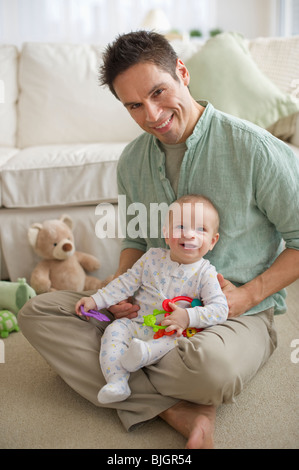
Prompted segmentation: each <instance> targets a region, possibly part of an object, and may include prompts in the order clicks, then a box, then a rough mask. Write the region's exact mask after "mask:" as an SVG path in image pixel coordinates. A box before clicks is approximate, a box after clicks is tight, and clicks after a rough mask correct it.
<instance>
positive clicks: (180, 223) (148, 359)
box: [76, 195, 228, 403]
mask: <svg viewBox="0 0 299 470" xmlns="http://www.w3.org/2000/svg"><path fill="white" fill-rule="evenodd" d="M218 229H219V216H218V213H217V210H216V209H215V207H214V206H213V205H212V203H211V202H210V201H209V200H208V199H207V198H204V197H203V196H198V195H188V196H183V197H182V198H180V199H178V200H177V201H176V202H174V203H173V204H171V206H170V207H169V211H168V216H167V220H166V223H165V225H164V227H163V233H164V237H165V241H166V244H167V245H168V246H169V250H168V249H163V248H151V249H149V250H148V251H147V252H146V253H145V254H144V255H143V256H142V257H141V258H140V259H139V260H138V261H137V262H136V263H135V264H134V266H133V267H132V268H131V269H129V270H128V271H127V272H126V273H124V274H122V275H121V276H119V277H118V278H116V279H114V280H113V281H112V282H110V283H109V284H108V285H107V286H106V287H105V288H103V289H101V290H99V291H98V292H97V293H96V294H94V295H92V296H91V297H83V298H81V299H80V300H79V302H77V304H76V313H77V314H78V315H81V311H80V307H81V306H82V305H83V307H84V310H85V311H89V310H91V309H95V308H97V309H101V308H109V307H110V306H111V305H115V304H116V303H118V302H120V301H121V300H124V299H127V298H128V297H131V296H132V295H133V294H135V301H136V303H138V305H139V306H140V310H139V311H138V316H137V317H136V318H134V319H132V320H129V319H128V318H122V319H119V320H114V321H113V322H112V323H111V324H110V325H109V326H108V327H107V328H106V330H105V333H104V335H103V337H102V343H101V352H100V364H101V368H102V371H103V375H104V377H105V379H106V381H107V384H106V385H105V386H104V387H102V389H101V390H100V391H99V393H98V401H99V402H100V403H112V402H116V401H122V400H125V399H126V398H128V396H129V395H130V394H131V391H130V388H129V385H128V380H129V376H130V372H133V371H136V370H138V369H140V368H142V367H145V366H149V365H151V364H154V363H155V362H157V361H158V360H159V359H161V357H163V356H164V355H165V354H166V353H167V352H169V351H170V350H171V349H173V348H174V347H175V345H176V343H177V338H178V337H179V336H181V335H182V333H183V331H184V330H185V329H186V328H206V327H208V326H212V325H215V324H217V323H223V322H225V321H226V319H227V316H228V306H227V302H226V297H225V295H224V294H223V292H222V290H221V288H220V285H219V283H218V280H217V272H216V270H215V268H214V267H213V266H212V265H211V264H210V262H209V261H208V260H205V259H204V258H203V256H204V255H205V254H207V253H208V251H210V250H212V249H213V248H214V246H215V245H216V243H217V241H218V239H219V233H218ZM180 295H183V296H188V297H191V298H192V299H195V298H196V299H201V300H202V302H203V306H194V307H191V308H190V307H187V308H185V307H182V306H179V305H177V304H173V303H169V305H170V307H171V308H172V310H173V313H172V314H171V315H170V316H168V317H166V318H164V315H163V313H162V314H161V315H160V319H159V316H158V317H157V322H161V324H162V325H164V326H166V329H165V332H167V333H169V332H171V331H174V330H175V331H176V334H172V335H164V336H162V337H160V338H158V339H154V338H153V334H154V333H153V329H152V328H151V327H149V326H146V325H145V324H144V318H143V317H144V316H145V315H148V314H152V313H153V310H154V309H158V310H162V302H163V301H164V300H165V299H172V298H174V297H177V296H180ZM199 334H200V333H199Z"/></svg>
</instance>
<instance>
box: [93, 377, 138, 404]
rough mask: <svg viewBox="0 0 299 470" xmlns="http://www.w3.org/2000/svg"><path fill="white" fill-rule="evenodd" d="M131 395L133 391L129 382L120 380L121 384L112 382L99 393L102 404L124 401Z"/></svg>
mask: <svg viewBox="0 0 299 470" xmlns="http://www.w3.org/2000/svg"><path fill="white" fill-rule="evenodd" d="M130 395H131V390H130V387H129V385H128V382H127V381H125V380H120V381H119V382H116V383H115V382H113V383H112V382H111V383H108V384H107V385H104V387H102V388H101V390H100V391H99V393H98V401H99V402H100V403H114V402H117V401H124V400H126V399H127V398H128V397H129V396H130Z"/></svg>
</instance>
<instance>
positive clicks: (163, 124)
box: [154, 114, 173, 129]
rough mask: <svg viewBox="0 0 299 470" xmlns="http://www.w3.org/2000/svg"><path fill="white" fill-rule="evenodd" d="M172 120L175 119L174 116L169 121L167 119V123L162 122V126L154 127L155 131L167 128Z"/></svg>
mask: <svg viewBox="0 0 299 470" xmlns="http://www.w3.org/2000/svg"><path fill="white" fill-rule="evenodd" d="M172 118H173V114H172V115H171V116H170V117H169V118H168V119H166V121H164V122H162V124H160V125H159V126H156V127H154V129H163V128H164V127H166V126H167V125H168V124H169V123H170V122H171V121H172Z"/></svg>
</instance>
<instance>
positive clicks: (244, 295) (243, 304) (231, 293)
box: [217, 274, 252, 318]
mask: <svg viewBox="0 0 299 470" xmlns="http://www.w3.org/2000/svg"><path fill="white" fill-rule="evenodd" d="M217 278H218V281H219V284H220V287H221V289H222V292H223V293H224V294H225V296H226V300H227V304H228V308H229V312H228V317H229V318H233V317H238V316H239V315H242V314H243V313H245V312H247V310H249V309H250V308H251V306H252V305H251V300H250V298H249V295H248V291H247V289H246V285H245V284H244V286H241V287H236V286H234V284H232V283H231V282H230V281H228V280H227V279H224V277H223V276H222V274H218V275H217Z"/></svg>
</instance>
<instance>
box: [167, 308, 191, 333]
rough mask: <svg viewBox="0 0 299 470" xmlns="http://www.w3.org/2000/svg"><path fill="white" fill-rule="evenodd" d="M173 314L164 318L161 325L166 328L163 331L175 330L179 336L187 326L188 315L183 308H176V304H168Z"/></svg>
mask: <svg viewBox="0 0 299 470" xmlns="http://www.w3.org/2000/svg"><path fill="white" fill-rule="evenodd" d="M168 305H169V306H170V307H171V308H172V310H173V312H172V314H171V315H169V316H168V317H166V318H164V320H163V321H162V322H161V325H163V326H167V328H166V329H165V331H167V333H168V332H170V331H173V330H176V332H177V333H176V335H177V336H181V335H182V333H183V331H184V330H185V329H186V328H188V326H189V315H188V312H187V310H186V309H185V308H181V307H178V306H177V305H176V304H172V303H170V302H169V304H168Z"/></svg>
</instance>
